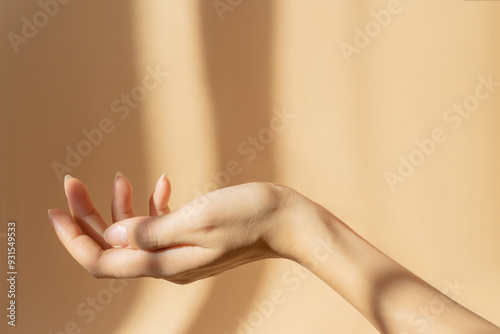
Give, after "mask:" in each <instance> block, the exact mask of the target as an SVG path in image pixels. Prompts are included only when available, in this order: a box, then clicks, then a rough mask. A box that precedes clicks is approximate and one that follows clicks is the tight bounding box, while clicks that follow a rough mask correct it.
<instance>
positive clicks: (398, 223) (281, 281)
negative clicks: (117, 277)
mask: <svg viewBox="0 0 500 334" xmlns="http://www.w3.org/2000/svg"><path fill="white" fill-rule="evenodd" d="M222 2H223V3H228V2H229V1H228V0H222ZM232 3H233V4H236V3H238V1H232ZM388 7H389V8H390V9H392V10H393V12H394V14H391V17H390V23H388V24H386V25H387V26H386V27H382V28H381V29H380V31H378V32H377V31H374V33H373V34H374V37H373V38H371V41H370V43H369V45H367V46H366V47H363V45H360V44H359V42H362V41H359V40H358V44H357V45H358V46H360V47H358V50H357V53H354V54H352V57H346V56H345V55H344V54H343V52H342V48H346V47H347V46H346V45H347V44H350V45H353V46H356V44H355V41H354V35H355V30H354V29H355V27H360V28H362V29H364V28H365V26H366V25H368V27H372V28H374V29H376V28H377V27H376V26H372V25H373V22H372V21H373V20H374V18H373V16H372V14H370V12H371V11H372V10H375V11H379V10H381V9H385V8H388ZM0 8H1V11H0V12H1V14H0V15H1V20H0V29H1V30H0V31H1V32H2V36H6V37H4V38H2V41H1V44H0V45H1V46H0V48H1V53H0V67H1V74H2V76H1V80H0V85H1V90H0V94H1V95H0V101H1V102H0V108H1V114H0V115H1V116H0V117H1V118H0V120H1V125H0V126H1V142H2V143H1V145H2V158H1V161H2V174H1V189H2V192H1V198H0V204H1V207H0V209H1V213H0V218H1V222H2V223H1V226H2V227H1V228H2V230H1V231H0V233H5V232H6V224H7V221H8V220H10V219H14V220H16V221H17V232H18V242H17V251H18V254H17V256H18V271H19V274H18V280H17V284H18V286H17V288H18V298H17V303H18V309H17V315H18V318H17V324H18V326H17V327H16V328H15V329H12V328H8V333H43V334H48V333H53V334H56V333H61V332H62V333H64V332H65V327H67V330H66V333H72V332H75V333H78V331H73V330H72V329H71V327H72V324H71V322H72V321H73V322H74V323H75V324H76V326H77V327H78V328H79V329H81V331H82V333H117V334H129V333H186V334H198V333H210V334H211V333H220V334H224V333H231V334H232V333H246V332H245V331H244V330H243V327H241V326H240V327H239V328H238V325H239V323H240V322H241V320H238V319H244V321H247V322H250V323H253V324H254V325H255V326H254V328H252V329H251V331H249V330H248V328H247V332H248V333H273V334H274V333H276V334H278V333H287V334H291V333H332V332H339V333H375V331H374V330H373V329H372V328H371V326H370V324H368V323H367V322H366V321H365V320H364V319H363V318H362V317H361V316H360V315H359V314H358V313H357V312H356V311H355V310H354V309H353V308H352V307H351V306H350V305H349V304H347V303H346V302H345V301H344V300H343V299H342V298H340V297H339V296H338V295H337V294H336V293H335V292H333V291H331V290H330V289H329V288H328V287H327V286H326V285H325V284H323V283H322V282H320V281H319V280H318V279H316V278H314V277H312V276H311V275H307V274H306V273H303V272H301V271H297V270H296V269H293V268H294V267H293V265H292V263H290V262H286V261H278V260H274V261H264V262H260V263H254V264H251V265H247V266H244V267H242V268H238V269H236V270H233V271H231V272H227V273H225V274H223V275H221V276H220V277H217V278H214V279H208V280H205V281H201V282H197V283H195V284H192V285H188V286H175V285H173V284H171V283H168V282H164V281H159V280H152V279H141V280H135V281H129V282H127V283H128V284H127V285H126V287H125V288H124V289H122V286H123V285H120V284H122V283H119V282H115V281H107V280H96V279H94V278H92V277H91V276H90V275H89V274H87V273H86V272H85V271H84V270H83V269H82V268H81V267H80V266H79V265H78V264H77V263H76V262H75V261H74V260H73V259H72V258H71V257H70V255H69V254H68V253H67V252H66V251H65V250H64V249H63V247H62V246H61V245H60V243H59V242H58V240H57V239H56V236H55V234H54V233H53V231H52V229H51V227H50V224H49V222H48V220H47V217H46V211H47V209H49V208H54V207H59V208H66V204H65V198H64V193H63V188H62V183H61V182H60V180H59V179H58V177H56V174H55V172H54V170H53V167H52V164H53V162H54V161H57V162H61V163H65V162H64V160H65V157H66V149H65V147H66V146H67V145H69V146H70V147H72V148H75V147H76V146H78V145H79V144H80V143H81V141H82V140H84V139H85V136H84V135H83V134H82V130H91V129H94V128H96V127H98V126H99V124H100V122H102V120H103V119H105V118H107V119H109V120H110V122H112V126H113V130H112V131H110V133H108V134H105V135H104V138H103V140H102V143H100V144H98V145H97V146H94V147H93V148H92V153H91V154H89V155H88V156H86V157H84V158H83V159H82V161H81V162H79V163H78V164H76V166H75V167H74V168H71V169H72V170H71V174H72V175H73V176H75V177H78V178H80V179H82V180H83V181H84V182H86V184H87V185H88V187H89V189H90V192H91V194H92V196H94V198H95V204H96V206H97V207H98V209H100V210H102V211H103V212H104V214H105V216H106V217H109V213H110V210H109V202H110V198H111V186H112V181H113V176H114V173H115V171H117V170H120V171H122V172H123V173H124V174H125V175H126V176H128V177H129V178H130V179H131V180H132V182H133V184H134V191H135V193H134V196H135V199H136V203H135V209H136V212H137V213H139V214H146V208H147V206H146V199H147V198H148V196H149V194H150V192H151V191H152V189H153V187H154V183H155V181H156V179H157V177H159V176H160V175H161V173H163V172H167V173H168V175H169V177H170V178H171V180H172V183H173V187H174V195H173V198H172V205H173V207H174V208H176V207H179V206H180V205H182V204H183V203H186V202H187V201H188V200H190V199H191V198H193V197H194V196H195V195H196V193H197V189H198V190H200V191H203V189H204V187H205V186H206V185H207V184H209V182H211V180H212V179H211V176H210V173H216V172H218V171H221V170H224V168H225V166H226V164H227V162H228V161H230V160H233V159H234V160H237V161H238V162H240V163H241V165H242V166H243V172H242V173H241V174H240V175H237V176H235V177H233V178H232V179H231V180H230V183H231V184H238V183H242V182H247V181H250V180H268V181H273V182H278V183H283V184H288V185H290V186H292V187H294V188H296V189H297V190H299V191H301V192H302V193H304V194H305V195H307V196H309V197H311V198H312V199H314V200H316V201H318V202H320V203H321V204H323V205H324V206H326V207H327V208H329V209H330V210H332V211H333V212H334V213H335V214H337V215H338V216H339V217H341V218H342V219H343V220H345V221H346V222H347V223H348V224H349V225H350V226H352V227H353V228H354V229H355V230H356V231H358V232H359V233H360V234H362V235H363V236H364V237H365V238H367V239H368V240H370V241H371V242H372V243H373V244H374V245H376V246H377V247H379V248H380V249H382V250H383V251H384V252H386V253H387V254H389V255H390V256H392V257H393V258H395V259H397V260H398V261H400V262H401V263H403V264H404V265H405V266H407V267H408V268H409V269H411V270H412V271H414V272H415V273H417V274H419V275H421V276H422V277H423V278H424V279H426V280H427V281H429V282H430V283H431V284H433V285H434V286H435V287H437V288H438V289H443V288H445V287H446V286H447V284H449V282H454V281H455V280H458V283H459V284H460V285H461V286H462V288H461V289H459V290H457V291H455V292H450V294H451V296H452V297H454V298H455V299H456V300H458V301H459V302H461V303H463V304H464V305H465V306H467V307H469V308H471V309H472V310H474V311H476V312H478V313H479V314H481V315H483V316H484V317H486V318H487V319H489V320H491V321H493V322H496V323H497V324H500V313H499V312H498V309H499V308H500V306H499V305H500V302H499V300H500V286H499V284H498V278H499V277H500V264H499V263H500V262H499V254H500V243H498V235H499V234H500V224H499V221H500V207H499V200H500V173H498V170H499V169H500V159H499V155H498V152H499V148H500V131H499V130H500V114H499V108H500V87H496V88H494V89H492V90H493V92H491V93H490V95H489V96H488V97H487V98H485V99H484V100H481V101H480V103H479V106H478V107H477V110H475V111H474V112H473V113H472V114H471V115H470V117H468V118H463V119H462V120H463V122H462V123H461V124H460V126H457V125H458V123H457V122H458V121H457V118H456V117H457V116H456V114H454V115H453V117H455V118H453V119H448V121H446V120H445V119H444V118H443V116H446V117H448V118H449V117H452V114H448V112H447V109H449V108H453V106H454V104H462V103H464V101H467V102H474V99H473V96H474V94H475V89H476V86H477V85H478V84H479V83H480V81H479V78H480V77H484V78H487V77H488V76H489V75H492V76H493V78H494V80H496V81H500V64H499V59H500V58H499V54H500V44H499V43H498V41H499V36H500V20H499V19H500V2H493V1H484V2H483V1H458V0H457V1H430V0H429V1H424V0H421V1H406V0H404V1H401V3H400V4H399V6H397V3H396V2H394V1H362V2H360V1H357V2H355V1H330V0H315V1H300V0H275V1H266V0H253V1H250V0H248V1H242V2H241V4H239V5H234V6H232V7H231V9H232V10H231V11H226V12H224V13H222V14H221V15H222V18H223V20H221V16H219V15H218V13H217V11H216V10H215V9H214V6H213V1H204V0H196V1H195V0H193V1H181V0H176V1H174V0H171V1H159V0H158V1H156V0H155V1H143V2H139V1H136V2H132V1H123V0H120V1H107V2H102V1H95V0H92V1H72V2H69V3H67V4H65V5H61V6H60V8H59V9H58V11H59V12H58V13H57V14H55V15H54V17H52V18H50V19H49V20H48V23H47V24H46V25H43V23H44V22H41V23H40V24H41V25H43V26H42V27H41V28H39V31H38V33H37V34H36V36H33V38H29V39H27V40H24V43H23V44H20V45H19V50H18V51H19V52H18V53H16V52H15V51H14V48H13V47H12V45H11V44H10V43H9V39H8V35H7V34H8V33H9V32H14V33H16V34H21V28H22V26H23V21H21V19H22V18H23V17H27V18H28V19H29V20H30V21H32V19H33V15H34V14H36V13H37V12H39V11H40V7H39V5H38V4H37V3H36V2H35V1H31V2H5V1H4V2H2V4H1V5H0ZM52 9H54V8H52ZM36 15H39V14H36ZM38 19H43V17H42V16H40V17H38ZM28 33H29V31H28ZM32 33H33V34H34V32H32ZM11 36H12V35H11ZM343 43H344V44H343ZM348 58H349V59H348ZM349 60H350V61H349ZM157 66H158V67H159V68H161V69H162V70H163V71H168V72H169V76H168V77H165V78H160V80H161V81H162V82H161V83H160V84H159V85H158V87H157V88H154V89H152V90H150V91H148V92H147V97H146V98H145V100H144V101H142V102H140V103H139V104H138V106H137V107H135V108H134V109H132V108H130V113H129V114H128V115H126V114H125V113H124V111H123V109H121V110H122V111H120V112H118V113H115V112H114V111H113V109H112V108H111V104H112V102H113V101H114V100H115V99H117V98H120V96H121V94H129V93H130V92H131V90H133V89H134V87H135V86H137V85H140V84H141V83H142V82H143V79H144V77H145V76H146V75H147V73H148V72H147V68H148V67H149V68H153V69H154V68H156V67H157ZM137 91H138V88H136V89H135V91H134V92H137ZM482 92H486V91H482ZM122 106H123V105H122ZM284 109H286V110H287V111H288V112H289V113H292V114H293V115H294V116H295V118H293V119H291V120H290V122H289V124H288V125H287V126H286V127H285V128H284V129H283V130H282V131H279V132H277V133H275V138H274V140H273V141H272V142H271V143H269V144H268V145H265V149H263V150H262V151H259V152H258V153H257V154H256V156H255V159H250V158H251V157H253V156H251V155H250V153H246V154H241V153H240V152H239V151H238V146H239V145H247V144H248V137H249V136H253V135H258V134H259V133H260V131H262V129H263V128H265V127H268V125H269V122H270V120H271V118H272V117H273V114H274V113H275V112H276V110H278V111H281V112H282V111H283V110H284ZM120 117H122V118H123V119H121V118H120ZM453 126H456V127H457V128H456V129H454V128H453ZM436 128H438V129H441V131H442V135H441V137H443V136H445V137H446V140H445V141H444V142H442V143H438V144H435V145H436V147H435V149H434V150H433V154H431V155H430V156H428V157H427V156H426V157H424V158H423V159H422V161H421V162H422V163H421V165H420V166H417V167H416V168H415V170H414V171H413V173H412V174H411V175H410V176H408V177H405V178H404V180H405V181H404V182H402V183H397V184H396V185H395V188H394V191H392V190H391V187H390V186H389V184H388V183H387V182H386V179H385V176H384V174H385V173H386V172H394V173H396V172H397V169H398V163H399V160H398V157H399V156H400V155H402V156H403V157H406V158H409V156H410V155H412V157H413V158H418V155H419V153H418V152H415V150H417V149H418V146H417V145H416V144H415V140H420V141H423V140H424V139H426V138H430V137H431V136H432V133H433V131H434V129H436ZM437 131H439V130H437ZM441 137H440V138H441ZM244 147H246V146H244ZM247 158H248V159H249V160H251V161H247ZM1 237H3V239H2V240H1V244H2V246H1V251H0V253H1V254H2V260H1V261H0V263H1V268H2V272H6V271H7V268H6V266H5V263H6V261H5V260H4V259H5V256H6V254H5V253H6V252H5V249H6V246H5V238H4V236H1ZM275 289H278V290H281V291H282V292H283V294H284V298H285V301H284V302H283V303H281V304H280V305H275V306H273V308H274V309H273V310H271V311H269V312H267V313H266V314H265V315H264V316H262V315H259V314H261V313H259V312H261V311H259V308H258V307H256V305H255V303H260V304H262V303H263V302H264V303H265V301H268V300H269V298H270V296H271V293H272V291H273V290H275ZM110 296H111V298H112V300H109V304H108V300H107V299H106V297H110ZM89 297H90V298H98V303H99V305H97V307H98V308H99V311H94V313H92V312H91V311H90V310H91V308H90V307H89V306H85V305H83V306H81V304H82V303H86V302H87V298H89ZM0 298H1V302H0V304H1V305H6V302H7V297H6V289H5V281H4V282H3V283H2V293H1V297H0ZM99 300H100V302H99ZM102 302H104V303H105V304H106V305H104V306H103V305H102ZM79 307H80V308H79ZM101 308H102V309H101ZM2 312H6V311H5V309H4V311H2ZM2 319H4V320H2V323H1V325H0V326H1V327H0V328H2V332H3V330H4V328H6V327H7V326H6V323H5V322H6V321H5V315H3V314H2ZM262 319H263V320H262ZM260 320H262V321H260Z"/></svg>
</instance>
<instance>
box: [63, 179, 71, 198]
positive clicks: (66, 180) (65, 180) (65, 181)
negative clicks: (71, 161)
mask: <svg viewBox="0 0 500 334" xmlns="http://www.w3.org/2000/svg"><path fill="white" fill-rule="evenodd" d="M71 178H72V176H71V175H69V174H66V176H65V177H64V192H65V193H66V196H68V193H67V192H66V183H67V182H68V180H69V179H71Z"/></svg>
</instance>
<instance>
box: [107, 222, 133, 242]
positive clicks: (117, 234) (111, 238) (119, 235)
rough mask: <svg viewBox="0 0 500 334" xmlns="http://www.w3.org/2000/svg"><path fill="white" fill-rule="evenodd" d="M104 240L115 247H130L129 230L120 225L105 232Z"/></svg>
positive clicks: (115, 225) (113, 226)
mask: <svg viewBox="0 0 500 334" xmlns="http://www.w3.org/2000/svg"><path fill="white" fill-rule="evenodd" d="M104 239H105V240H106V241H107V242H108V243H109V244H111V245H113V246H121V247H125V246H128V236H127V228H126V227H125V226H123V225H120V224H114V225H111V227H109V228H108V229H107V230H106V231H104Z"/></svg>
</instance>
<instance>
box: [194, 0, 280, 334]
mask: <svg viewBox="0 0 500 334" xmlns="http://www.w3.org/2000/svg"><path fill="white" fill-rule="evenodd" d="M273 6H274V2H273V1H266V0H261V1H252V2H243V3H241V4H240V5H238V6H236V7H232V10H225V9H221V10H220V11H219V13H217V11H216V9H215V8H214V5H213V2H212V1H203V0H199V1H198V7H199V15H200V17H199V20H200V30H201V32H200V33H201V35H202V43H203V45H202V47H203V50H204V57H205V66H206V72H205V73H206V76H207V77H206V82H207V86H208V87H209V91H210V94H211V100H212V102H213V105H212V110H213V117H214V120H215V122H214V123H215V124H216V131H215V133H216V136H217V145H218V150H219V158H218V170H224V169H225V168H226V164H227V163H228V162H229V161H231V160H233V159H234V160H236V161H238V162H243V163H241V166H242V168H243V171H242V173H240V174H239V175H237V176H234V177H233V178H232V179H231V180H230V185H234V184H240V183H245V182H250V181H270V182H272V181H274V180H275V176H276V175H275V173H276V171H275V160H274V154H273V147H272V143H271V144H269V145H268V146H267V147H266V148H265V149H263V150H262V151H256V152H257V153H256V155H255V156H254V155H251V154H250V153H249V154H248V155H247V156H246V155H244V154H242V151H241V150H240V151H239V150H238V146H239V145H240V144H241V143H243V142H244V141H246V140H247V138H248V137H249V136H253V135H257V134H258V133H259V131H260V130H262V129H263V128H266V127H268V126H269V121H270V119H271V118H272V117H273V108H274V107H280V106H273V104H272V103H273V101H272V100H271V96H272V81H273V78H272V59H273V57H272V52H273V50H272V45H271V44H272V38H273V22H272V20H273V14H274V13H273ZM218 14H219V15H218ZM221 18H223V20H222V19H221ZM263 146H264V145H263ZM252 158H253V159H252ZM248 160H250V161H248ZM264 265H265V264H264V263H263V262H256V263H252V264H250V265H246V266H244V267H242V268H239V269H236V270H232V271H229V272H227V273H225V274H223V275H221V276H219V277H216V278H214V285H213V288H212V290H211V292H210V295H209V296H208V298H207V301H206V303H205V305H203V306H202V308H201V312H200V314H198V316H197V318H196V320H194V321H193V324H192V326H191V328H190V329H189V330H187V331H186V333H191V334H199V333H235V332H236V331H237V328H238V321H237V318H238V317H241V318H245V316H246V315H247V314H248V313H250V312H251V311H252V308H253V301H254V299H255V294H256V293H257V289H258V287H259V285H260V284H261V276H262V274H263V271H264Z"/></svg>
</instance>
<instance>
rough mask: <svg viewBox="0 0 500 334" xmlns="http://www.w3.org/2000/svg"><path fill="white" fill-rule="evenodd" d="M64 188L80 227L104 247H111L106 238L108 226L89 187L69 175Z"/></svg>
mask: <svg viewBox="0 0 500 334" xmlns="http://www.w3.org/2000/svg"><path fill="white" fill-rule="evenodd" d="M64 190H65V192H66V197H67V200H68V205H69V209H70V211H71V214H72V215H73V218H74V221H75V222H76V223H77V224H78V226H79V228H80V229H81V230H82V231H83V233H84V234H86V235H88V236H89V237H90V238H91V239H93V240H94V241H95V243H97V245H99V246H100V247H101V248H102V249H107V248H109V247H110V245H109V244H108V243H107V242H106V240H104V231H105V230H106V228H107V227H108V226H107V225H106V223H105V222H104V220H103V219H102V217H101V215H100V214H99V212H97V210H96V209H95V208H94V205H93V204H92V201H91V199H90V195H89V192H88V190H87V187H85V185H84V184H83V182H82V181H80V180H78V179H75V178H72V177H71V176H69V175H67V176H66V178H65V180H64Z"/></svg>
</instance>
